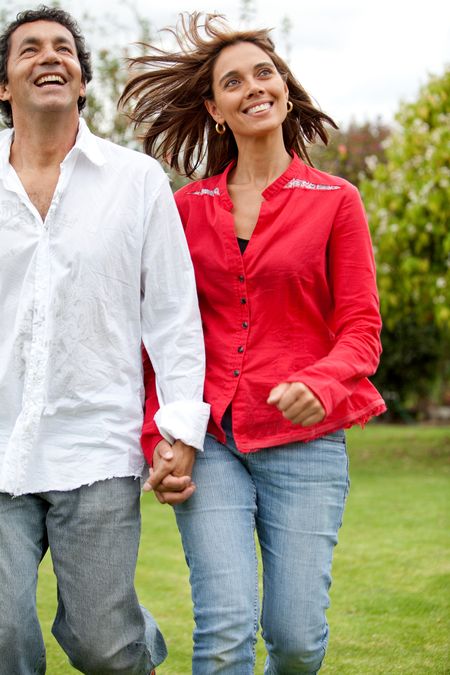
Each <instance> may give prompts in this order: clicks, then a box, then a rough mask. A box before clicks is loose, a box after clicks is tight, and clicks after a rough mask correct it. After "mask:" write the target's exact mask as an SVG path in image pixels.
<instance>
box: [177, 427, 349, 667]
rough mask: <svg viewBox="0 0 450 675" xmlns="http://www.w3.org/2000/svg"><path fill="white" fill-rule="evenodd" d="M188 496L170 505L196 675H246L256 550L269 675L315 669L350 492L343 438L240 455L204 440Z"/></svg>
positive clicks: (229, 444) (255, 612) (255, 615)
mask: <svg viewBox="0 0 450 675" xmlns="http://www.w3.org/2000/svg"><path fill="white" fill-rule="evenodd" d="M193 480H194V482H195V484H196V486H197V490H196V491H195V493H194V495H193V496H192V497H191V498H190V499H189V500H188V501H186V502H185V503H183V504H180V505H177V506H176V507H175V511H176V516H177V523H178V527H179V529H180V532H181V535H182V539H183V546H184V550H185V554H186V559H187V562H188V565H189V569H190V580H191V586H192V596H193V601H194V615H195V624H196V627H195V630H194V656H193V671H192V672H193V673H194V675H215V674H216V673H220V674H221V675H222V674H223V675H225V674H227V675H251V674H252V673H253V671H254V658H255V654H254V646H255V641H256V633H257V628H258V619H259V598H258V578H257V557H256V549H255V540H254V530H255V527H256V532H257V535H258V539H259V543H260V545H261V554H262V562H263V605H262V614H261V624H262V630H263V638H264V640H265V644H266V647H267V651H268V658H267V661H266V669H265V673H266V674H267V675H275V674H276V675H288V674H290V673H292V674H294V673H295V674H297V675H298V674H299V673H308V674H314V673H317V671H318V670H319V668H320V666H321V663H322V660H323V657H324V655H325V650H326V645H327V638H328V625H327V622H326V618H325V610H326V608H327V607H328V605H329V598H328V589H329V586H330V583H331V576H330V571H331V560H332V552H333V547H334V546H335V544H336V542H337V532H338V529H339V527H340V525H341V521H342V515H343V510H344V503H345V499H346V495H347V490H348V462H347V454H346V448H345V436H344V432H342V431H340V432H337V433H334V434H329V435H328V436H325V437H323V438H320V439H318V440H315V441H311V442H309V443H290V444H288V445H284V446H278V447H274V448H270V449H265V450H261V451H259V452H254V453H249V454H245V455H244V454H241V453H239V452H238V451H237V449H236V446H235V443H234V441H233V438H232V436H231V434H230V433H228V435H227V441H226V445H222V444H221V443H219V442H218V441H216V440H215V439H214V438H212V437H211V436H207V439H206V443H205V451H204V453H198V454H197V459H196V463H195V466H194V472H193Z"/></svg>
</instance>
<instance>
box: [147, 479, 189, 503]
mask: <svg viewBox="0 0 450 675" xmlns="http://www.w3.org/2000/svg"><path fill="white" fill-rule="evenodd" d="M194 492H195V485H194V484H193V483H192V484H191V485H189V487H187V488H186V489H185V490H183V491H182V492H157V491H155V497H156V499H157V500H158V501H159V502H160V504H170V505H171V506H174V505H175V504H181V503H182V502H185V501H186V500H187V499H189V497H192V495H193V493H194Z"/></svg>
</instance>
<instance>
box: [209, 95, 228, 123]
mask: <svg viewBox="0 0 450 675" xmlns="http://www.w3.org/2000/svg"><path fill="white" fill-rule="evenodd" d="M205 107H206V110H207V111H208V112H209V114H210V115H211V117H212V118H213V120H214V122H219V124H223V123H224V122H225V119H224V117H223V115H222V114H221V112H220V110H219V108H218V107H217V106H216V104H215V102H214V100H213V99H208V100H206V101H205Z"/></svg>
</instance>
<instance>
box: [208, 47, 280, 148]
mask: <svg viewBox="0 0 450 675" xmlns="http://www.w3.org/2000/svg"><path fill="white" fill-rule="evenodd" d="M212 89H213V95H214V99H213V100H211V101H206V107H207V109H208V111H209V113H210V114H211V116H212V117H213V118H214V120H215V121H216V122H220V123H222V124H223V123H224V122H225V123H226V124H227V126H229V127H230V129H231V131H232V132H233V135H234V137H235V138H236V141H239V138H240V137H261V136H264V135H267V134H270V133H271V132H273V131H274V130H277V129H281V125H282V123H283V121H284V119H285V117H286V115H287V100H288V88H287V85H286V83H285V81H284V80H283V78H282V77H281V75H280V73H279V72H278V71H277V69H276V68H275V65H274V63H273V61H272V59H271V58H270V56H269V55H268V54H267V53H266V52H265V51H264V50H262V49H260V48H259V47H257V46H256V45H254V44H252V43H251V42H239V43H237V44H235V45H231V46H229V47H225V48H224V49H222V51H221V52H220V54H219V56H218V57H217V60H216V63H215V64H214V70H213V86H212Z"/></svg>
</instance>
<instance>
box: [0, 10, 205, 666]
mask: <svg viewBox="0 0 450 675" xmlns="http://www.w3.org/2000/svg"><path fill="white" fill-rule="evenodd" d="M90 79H91V67H90V59H89V53H88V52H87V50H86V47H85V44H84V40H83V37H82V35H81V34H80V32H79V28H78V26H77V24H76V23H75V22H74V20H73V19H72V18H71V17H70V15H68V14H67V13H66V12H64V11H62V10H60V9H55V8H48V7H39V8H38V9H37V10H29V11H25V12H23V13H21V14H19V15H18V17H17V20H16V21H14V22H13V23H12V24H10V25H9V26H8V27H7V28H6V30H5V31H4V33H3V34H2V35H1V36H0V106H1V112H2V113H3V116H4V118H5V120H6V123H7V125H8V126H9V127H13V128H11V129H8V130H6V131H4V132H2V133H1V134H0V655H1V658H0V673H1V675H31V673H39V674H41V673H44V672H45V650H44V644H43V640H42V635H41V631H40V627H39V623H38V619H37V614H36V602H35V590H36V580H37V568H38V565H39V563H40V561H41V559H42V557H43V555H44V554H45V551H46V549H47V548H48V547H49V548H50V550H51V553H52V560H53V566H54V569H55V574H56V577H57V582H58V612H57V616H56V619H55V622H54V625H53V633H54V635H55V636H56V638H57V640H58V642H59V643H60V644H61V646H62V648H63V649H64V650H65V652H66V653H67V654H68V656H69V659H70V661H71V663H72V665H73V666H74V667H75V668H77V669H78V670H80V671H82V672H84V673H89V674H94V673H95V674H99V673H103V674H108V675H112V674H113V673H121V674H132V673H133V674H134V673H139V674H146V675H148V674H149V673H150V672H151V671H152V669H153V668H154V667H155V665H158V663H160V662H161V661H162V660H163V658H164V656H165V645H164V641H163V639H162V636H161V634H160V633H159V631H158V629H157V627H156V624H155V623H154V621H153V620H152V617H151V616H150V615H148V613H147V612H146V611H145V610H141V608H140V607H139V605H138V602H137V599H136V594H135V590H134V585H133V577H134V572H135V565H136V557H137V549H138V539H139V498H140V481H139V478H140V477H141V475H142V472H143V468H144V460H143V455H142V453H141V450H140V446H139V435H140V428H141V424H142V398H143V384H142V365H141V344H142V343H143V344H144V345H145V347H146V350H147V352H148V353H149V355H150V357H151V360H152V364H153V367H154V370H155V372H156V378H157V389H158V396H159V400H160V404H161V407H160V410H159V411H158V413H157V417H156V421H157V424H158V427H159V430H160V432H161V434H162V436H164V438H166V440H167V441H169V443H170V445H169V444H168V443H160V444H159V445H158V447H159V448H161V450H160V451H158V449H157V451H156V454H155V474H156V475H157V476H159V479H156V480H154V485H155V487H156V488H157V487H158V483H159V482H161V485H163V487H161V485H160V486H159V490H160V491H161V493H162V494H164V489H167V490H169V494H168V498H167V501H169V502H170V501H177V500H178V501H181V500H183V499H186V498H187V497H189V496H190V494H192V491H193V490H194V489H195V487H194V486H193V485H192V483H191V480H190V467H191V465H192V463H193V457H194V454H195V451H194V448H199V449H200V448H201V447H202V444H203V438H204V433H205V428H206V423H207V418H208V406H207V405H206V404H204V403H202V389H203V376H204V354H203V341H202V333H201V323H200V319H199V313H198V307H197V299H196V291H195V284H194V276H193V272H192V267H191V262H190V258H189V255H188V252H187V247H186V244H185V240H184V235H183V232H182V228H181V225H180V223H179V219H178V215H177V212H176V208H175V206H174V202H173V200H172V196H171V192H170V189H169V186H168V181H167V178H166V176H165V174H164V172H163V171H162V169H161V168H160V167H159V165H157V163H156V162H155V161H154V160H152V159H150V158H149V157H146V156H145V155H141V154H139V153H136V152H133V151H131V150H127V149H124V148H120V147H118V146H116V145H113V144H112V143H109V142H108V141H105V140H102V139H99V138H97V137H95V136H93V135H92V134H91V133H90V132H89V130H88V128H87V126H86V124H85V122H84V121H83V120H82V119H80V117H79V110H81V108H82V107H83V105H84V102H85V92H86V85H87V83H88V82H89V80H90ZM158 452H159V454H158ZM154 479H155V476H154ZM163 481H164V483H163ZM164 485H168V486H169V487H168V488H164ZM170 491H172V492H170Z"/></svg>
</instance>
